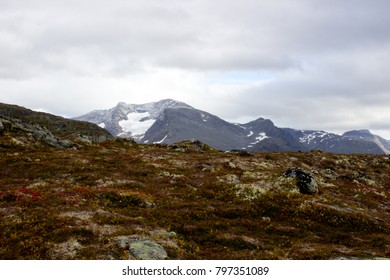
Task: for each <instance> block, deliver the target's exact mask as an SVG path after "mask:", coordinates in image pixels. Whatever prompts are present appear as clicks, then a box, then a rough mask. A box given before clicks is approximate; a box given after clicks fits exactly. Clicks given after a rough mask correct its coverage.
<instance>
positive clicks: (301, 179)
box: [283, 168, 318, 194]
mask: <svg viewBox="0 0 390 280" xmlns="http://www.w3.org/2000/svg"><path fill="white" fill-rule="evenodd" d="M283 175H284V176H285V177H286V178H296V180H297V186H298V187H299V191H300V192H301V193H303V194H316V193H318V185H317V182H316V181H315V179H314V177H313V176H312V175H310V173H309V172H308V171H306V170H303V169H300V168H290V169H288V170H287V171H286V172H284V173H283Z"/></svg>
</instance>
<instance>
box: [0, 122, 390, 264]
mask: <svg viewBox="0 0 390 280" xmlns="http://www.w3.org/2000/svg"><path fill="white" fill-rule="evenodd" d="M4 126H6V124H4ZM72 141H74V143H75V144H74V145H72V146H71V147H64V148H62V147H52V146H49V145H47V144H46V143H44V142H42V141H38V140H34V139H33V137H32V136H31V135H29V134H28V133H26V132H25V131H17V130H16V131H11V130H10V131H5V130H4V128H3V131H1V135H0V217H1V219H0V228H1V231H0V259H137V258H145V259H147V258H156V259H159V258H164V259H343V258H346V259H376V258H390V160H389V157H388V156H384V155H336V154H329V153H324V152H321V151H311V152H305V153H288V152H285V153H256V154H248V153H245V152H230V153H225V152H220V151H217V150H214V149H212V148H211V147H209V146H207V145H204V144H201V143H199V142H190V141H187V142H181V143H177V144H175V145H140V144H136V143H135V142H133V141H129V140H123V139H116V140H108V141H104V142H101V143H86V142H79V143H78V142H77V139H73V140H72ZM289 169H290V170H291V169H292V170H304V171H305V172H307V174H310V178H312V179H313V180H315V183H316V187H317V188H318V192H316V193H313V194H305V193H301V192H300V186H299V182H298V181H299V178H297V177H294V176H286V171H288V170H289ZM310 180H311V179H310ZM310 180H309V181H310ZM148 248H149V249H150V250H154V251H153V252H152V253H150V254H149V252H148ZM142 250H144V251H142ZM159 250H160V251H162V252H159Z"/></svg>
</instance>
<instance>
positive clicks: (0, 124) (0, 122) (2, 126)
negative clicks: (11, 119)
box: [0, 120, 4, 132]
mask: <svg viewBox="0 0 390 280" xmlns="http://www.w3.org/2000/svg"><path fill="white" fill-rule="evenodd" d="M3 130H4V125H3V122H2V121H1V120H0V132H1V131H3Z"/></svg>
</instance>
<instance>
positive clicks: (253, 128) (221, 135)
mask: <svg viewBox="0 0 390 280" xmlns="http://www.w3.org/2000/svg"><path fill="white" fill-rule="evenodd" d="M75 119H76V120H81V121H87V122H92V123H95V124H97V125H99V126H100V127H102V128H105V129H106V130H108V131H109V132H110V133H111V134H112V135H114V136H117V137H124V138H133V139H134V140H135V141H137V142H139V143H145V144H156V143H164V144H172V143H175V142H179V141H183V140H191V139H194V140H195V139H196V140H200V141H202V142H204V143H206V144H208V145H210V146H212V147H214V148H217V149H220V150H225V151H228V150H245V151H248V152H262V151H264V152H270V151H277V152H280V151H309V150H322V151H326V152H331V153H345V154H351V153H368V154H389V153H390V151H389V150H390V141H389V140H386V139H383V138H382V137H379V136H377V135H373V134H372V133H371V132H370V131H368V130H354V131H348V132H346V133H344V134H343V135H337V134H333V133H328V132H325V131H317V130H296V129H292V128H279V127H276V126H275V125H274V124H273V122H272V121H271V120H268V119H263V118H259V119H257V120H254V121H252V122H249V123H246V124H237V123H231V122H227V121H225V120H223V119H221V118H219V117H217V116H215V115H212V114H210V113H208V112H205V111H201V110H198V109H195V108H193V107H191V106H189V105H187V104H185V103H183V102H179V101H175V100H172V99H165V100H161V101H158V102H152V103H146V104H126V103H123V102H121V103H119V104H118V105H117V106H116V107H114V108H111V109H108V110H95V111H93V112H90V113H88V114H86V115H83V116H80V117H77V118H75Z"/></svg>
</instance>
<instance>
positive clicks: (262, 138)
mask: <svg viewBox="0 0 390 280" xmlns="http://www.w3.org/2000/svg"><path fill="white" fill-rule="evenodd" d="M267 138H269V137H268V136H267V134H265V132H260V133H259V136H257V137H256V142H253V143H251V144H250V145H248V147H253V146H252V145H256V144H258V143H260V142H261V141H263V140H265V139H267Z"/></svg>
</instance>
